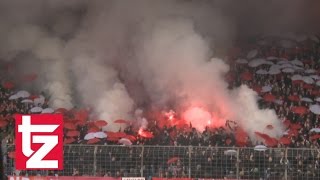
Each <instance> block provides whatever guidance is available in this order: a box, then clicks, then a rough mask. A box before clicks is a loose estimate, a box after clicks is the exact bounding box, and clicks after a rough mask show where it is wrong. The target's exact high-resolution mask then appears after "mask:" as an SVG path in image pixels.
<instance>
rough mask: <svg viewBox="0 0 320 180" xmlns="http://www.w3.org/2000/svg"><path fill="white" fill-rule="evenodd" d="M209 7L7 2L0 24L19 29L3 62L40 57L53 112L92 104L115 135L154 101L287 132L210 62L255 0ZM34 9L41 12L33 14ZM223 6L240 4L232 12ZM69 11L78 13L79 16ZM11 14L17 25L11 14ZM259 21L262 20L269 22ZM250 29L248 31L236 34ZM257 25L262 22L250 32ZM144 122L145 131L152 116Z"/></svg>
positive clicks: (5, 36) (6, 34)
mask: <svg viewBox="0 0 320 180" xmlns="http://www.w3.org/2000/svg"><path fill="white" fill-rule="evenodd" d="M31 2H33V3H31ZM209 2H210V1H184V0H162V1H157V2H155V1H152V2H151V1H148V0H137V1H123V0H113V1H112V0H111V1H81V2H79V1H68V2H64V1H57V2H56V1H55V2H53V1H50V3H49V2H47V3H43V4H42V3H39V0H37V1H28V2H25V3H24V4H23V5H21V6H18V4H20V2H19V1H16V2H15V3H12V7H11V8H10V3H11V1H6V3H4V2H1V5H3V6H1V5H0V10H2V11H0V13H4V14H6V13H7V16H1V17H0V18H1V19H3V20H6V22H10V21H14V22H15V23H8V24H6V26H5V28H3V29H0V32H1V33H0V36H1V38H0V40H1V43H2V44H4V45H2V46H1V48H0V54H1V57H2V59H4V60H12V59H14V57H16V56H17V54H19V53H21V52H25V51H27V52H31V53H32V54H34V55H35V57H36V58H37V59H39V61H38V63H39V64H40V65H41V69H42V70H41V72H39V73H40V76H41V77H42V79H43V83H44V84H45V86H44V87H45V88H46V90H47V91H48V92H49V94H50V95H51V100H50V105H51V106H53V107H66V108H71V107H72V106H73V104H72V100H73V99H76V100H78V99H80V100H81V103H80V104H79V105H77V106H90V107H92V108H93V110H94V113H96V114H97V115H98V116H99V119H104V120H106V121H108V123H109V125H108V126H107V128H110V129H112V130H118V128H119V126H118V125H116V124H113V123H112V122H113V121H114V120H116V119H127V120H130V119H131V118H133V117H134V115H133V109H134V105H135V102H138V101H139V102H140V99H149V98H150V99H151V100H150V102H148V103H150V104H156V105H158V106H161V107H164V106H167V105H168V104H174V106H175V108H177V110H178V111H182V112H183V111H185V110H186V109H187V108H189V107H193V106H199V107H202V108H205V109H207V110H208V111H210V112H215V113H216V115H217V116H219V117H222V118H224V119H230V120H235V121H238V123H240V124H241V125H242V126H244V128H245V129H246V130H247V131H249V132H250V133H251V135H252V132H253V131H263V130H264V128H265V126H266V125H269V124H271V125H273V126H274V127H275V129H274V134H273V135H277V134H279V133H280V131H281V129H282V126H281V124H279V120H278V119H277V117H276V116H275V114H274V112H273V111H270V110H259V109H258V107H257V104H256V98H255V94H254V93H253V92H252V91H251V90H250V89H248V88H246V87H241V88H240V89H238V90H234V91H232V92H230V91H229V90H228V89H227V83H226V82H224V81H223V76H224V75H225V73H226V72H228V71H229V67H228V65H227V64H226V63H225V62H224V61H223V60H221V59H217V58H212V57H213V56H215V54H214V52H213V51H212V49H213V47H214V45H215V44H213V42H220V43H221V42H227V43H226V44H228V43H229V42H232V40H233V36H234V32H233V31H234V30H237V29H236V28H233V27H235V26H237V23H231V22H232V21H231V20H230V19H229V18H228V17H231V16H228V15H230V14H231V15H232V14H236V15H240V14H242V13H243V12H247V11H246V8H245V7H246V5H247V4H252V5H256V4H257V3H253V2H256V1H252V2H251V3H243V2H241V3H234V2H233V1H232V2H229V1H228V3H226V4H225V3H213V1H211V3H209ZM220 4H223V5H220ZM259 4H260V3H259ZM33 5H36V6H37V7H38V8H35V9H37V11H36V12H28V11H30V10H29V9H28V8H30V7H32V6H33ZM238 5H241V8H240V10H237V8H238ZM260 5H261V4H260ZM16 6H17V7H16ZM270 6H272V5H270ZM3 7H9V8H3ZM225 7H233V8H232V10H230V11H226V10H228V8H227V9H226V8H225ZM234 7H236V8H234ZM250 7H251V6H250ZM253 7H255V6H253ZM259 7H260V6H259ZM262 7H263V8H264V7H265V6H264V3H263V4H262ZM284 7H285V8H287V6H284ZM82 8H83V9H82ZM71 9H72V10H78V11H80V13H79V14H80V15H79V14H78V13H75V14H74V13H73V11H71ZM259 9H262V8H259ZM259 9H258V10H256V11H259ZM270 9H272V8H270ZM82 10H84V11H82ZM78 11H77V12H78ZM13 12H14V13H13ZM16 12H19V13H16ZM44 12H45V13H44ZM60 12H61V13H60ZM265 12H269V11H267V10H265ZM44 14H45V15H44ZM57 14H60V15H59V16H57ZM269 14H270V13H267V15H268V16H265V15H264V13H262V15H261V16H263V17H267V18H262V19H269V18H270V17H269ZM0 15H1V14H0ZM11 15H12V16H13V17H12V19H10V18H8V17H11ZM232 17H239V21H238V23H239V22H240V23H239V24H244V26H248V27H250V28H252V27H251V26H250V25H248V23H250V21H249V20H250V19H249V20H248V19H247V17H255V16H252V14H250V13H248V14H246V15H244V16H232ZM6 18H8V19H6ZM79 19H81V20H79ZM235 19H238V18H235ZM257 19H258V18H257ZM253 20H254V22H256V23H257V22H258V23H257V24H260V23H261V22H264V21H259V20H256V19H255V18H253ZM271 20H272V22H273V18H272V19H271ZM78 21H79V22H78ZM242 22H243V23H242ZM50 23H52V24H53V25H52V24H50ZM31 24H32V25H31ZM78 24H80V25H78ZM231 24H233V25H231ZM253 24H254V23H253ZM270 24H272V23H270ZM277 24H278V23H277ZM248 27H241V28H240V29H241V30H242V31H241V32H239V34H241V33H242V32H243V31H244V30H246V29H248ZM257 27H263V26H256V27H255V28H252V29H254V30H255V29H257ZM258 29H260V28H258ZM271 29H273V28H271ZM70 74H71V75H72V76H71V75H70ZM120 75H121V76H120ZM71 77H73V78H71ZM127 82H130V88H127V87H128V85H129V83H127ZM71 83H73V84H74V85H75V92H73V91H72V90H71V88H70V87H71ZM42 88H43V87H42ZM140 90H141V91H140ZM142 90H143V91H142ZM137 91H139V92H140V93H136V92H137ZM133 92H134V93H133ZM137 96H139V97H137ZM133 99H134V100H135V102H134V101H133ZM142 102H145V101H142ZM141 122H143V123H141V124H144V125H143V126H145V124H146V123H145V122H146V119H144V120H143V121H141ZM248 122H250V123H248Z"/></svg>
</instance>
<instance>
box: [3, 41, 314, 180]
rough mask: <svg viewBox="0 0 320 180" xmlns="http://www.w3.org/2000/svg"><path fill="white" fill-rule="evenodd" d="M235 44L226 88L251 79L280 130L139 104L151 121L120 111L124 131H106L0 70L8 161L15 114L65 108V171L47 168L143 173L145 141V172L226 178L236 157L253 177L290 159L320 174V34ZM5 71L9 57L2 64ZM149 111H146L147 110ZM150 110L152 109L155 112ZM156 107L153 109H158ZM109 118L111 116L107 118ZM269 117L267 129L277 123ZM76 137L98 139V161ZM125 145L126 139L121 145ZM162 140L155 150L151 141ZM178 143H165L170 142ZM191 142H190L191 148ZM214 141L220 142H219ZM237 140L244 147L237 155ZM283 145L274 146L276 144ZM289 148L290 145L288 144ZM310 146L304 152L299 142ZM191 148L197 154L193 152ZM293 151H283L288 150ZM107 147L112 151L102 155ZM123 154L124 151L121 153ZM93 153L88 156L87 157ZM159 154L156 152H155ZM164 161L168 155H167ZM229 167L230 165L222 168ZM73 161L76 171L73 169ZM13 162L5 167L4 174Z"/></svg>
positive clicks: (276, 172)
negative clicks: (201, 125)
mask: <svg viewBox="0 0 320 180" xmlns="http://www.w3.org/2000/svg"><path fill="white" fill-rule="evenodd" d="M239 47H241V48H232V49H230V51H229V52H228V54H227V56H226V57H225V58H224V60H225V61H226V62H227V63H228V64H229V66H230V71H229V73H228V74H227V75H226V77H225V79H226V81H227V82H228V84H229V88H230V89H233V88H236V87H239V86H241V85H247V86H248V87H250V88H251V89H253V90H254V91H255V92H256V93H257V99H258V103H259V107H260V108H261V109H274V110H275V112H276V114H277V116H278V117H279V120H280V121H282V123H283V124H284V126H285V128H286V129H285V132H284V133H283V135H282V137H278V138H275V137H270V136H269V135H268V134H267V133H266V132H258V131H257V132H255V135H256V139H255V140H252V139H250V138H249V136H248V135H247V133H246V132H245V131H244V130H243V129H242V128H241V126H239V125H238V124H237V122H235V121H233V120H227V121H226V123H225V124H224V126H221V127H210V126H208V127H206V128H205V130H204V131H202V132H200V131H198V130H197V129H196V128H194V127H193V124H192V123H186V122H185V121H183V120H181V118H180V117H179V114H176V113H175V112H174V110H168V111H163V112H148V111H144V112H140V113H141V114H142V115H141V116H142V117H141V118H146V119H147V120H148V126H147V127H144V128H141V127H137V126H135V125H134V124H132V123H131V121H130V120H127V119H115V120H114V121H113V123H116V124H118V125H119V127H120V128H119V131H117V132H112V131H105V130H104V127H106V126H108V123H107V122H106V121H105V120H97V119H93V118H89V117H91V116H90V109H89V108H86V107H83V108H74V109H71V110H66V109H64V108H59V109H52V108H50V107H49V106H48V98H49V97H46V95H45V93H39V94H33V92H28V91H25V90H23V89H20V88H22V87H21V86H20V85H18V84H17V83H19V81H17V80H15V81H11V80H10V79H4V78H2V83H1V89H0V99H1V106H0V110H1V114H0V116H1V117H0V119H1V120H0V127H1V134H0V137H1V139H2V147H8V148H7V149H5V148H2V151H3V152H2V153H5V154H6V155H7V156H5V157H4V159H3V160H4V162H5V163H4V164H5V165H6V163H9V162H12V160H13V159H14V158H15V154H14V147H13V146H12V145H13V144H14V127H15V124H14V114H41V113H61V114H63V116H64V144H66V146H65V149H64V153H65V156H66V157H69V158H70V159H77V157H80V158H78V159H77V160H76V163H75V161H73V162H68V159H69V158H68V159H65V167H66V169H68V171H66V170H65V171H61V172H59V171H57V172H51V171H50V172H48V173H49V175H50V174H51V175H55V174H58V175H65V176H85V175H88V176H92V175H96V176H115V177H135V176H139V174H140V169H141V168H142V167H141V164H134V163H126V162H139V159H141V158H142V157H141V156H139V154H141V152H140V151H141V149H140V148H136V146H138V147H141V146H144V147H145V149H144V154H143V158H144V167H143V168H144V171H145V173H144V174H145V176H146V177H166V178H169V177H188V171H189V170H190V169H191V170H190V171H191V174H192V177H193V178H195V177H202V178H211V177H214V178H224V177H229V176H230V177H232V175H234V174H235V171H236V169H235V166H234V164H236V163H239V170H240V172H239V174H240V175H241V177H242V178H243V179H246V178H248V177H255V178H261V177H263V178H266V179H267V177H268V178H269V179H272V178H274V179H277V178H279V177H282V176H283V171H284V168H285V166H287V168H288V171H290V172H291V173H292V174H294V175H295V176H296V177H297V178H303V177H308V179H312V178H314V179H317V178H319V177H320V174H319V172H320V170H319V168H320V116H319V115H320V105H319V102H320V65H319V59H320V46H319V39H318V37H316V36H301V37H296V36H289V35H288V36H285V37H263V38H257V39H256V40H255V41H254V42H250V43H249V42H248V43H246V44H241V46H240V45H239ZM2 66H3V71H4V72H5V71H7V70H8V64H2ZM24 80H25V81H28V83H33V81H37V75H36V74H32V75H26V77H25V79H24ZM145 112H148V113H145ZM150 114H152V115H150ZM155 114H156V115H155ZM109 123H110V122H109ZM273 128H274V127H273V125H272V124H270V125H268V126H266V127H265V131H268V130H272V129H273ZM79 144H82V145H99V146H98V149H97V150H96V152H97V156H98V158H97V159H98V162H97V164H98V167H97V168H96V169H95V170H94V169H93V167H88V166H87V165H88V164H92V163H93V161H94V160H93V159H92V158H91V157H90V158H89V157H88V156H86V153H88V152H92V151H93V146H86V147H84V148H85V150H84V151H81V152H77V148H78V146H77V145H79ZM116 145H123V146H116ZM154 146H156V147H157V148H162V146H163V148H164V149H163V150H162V151H160V150H158V151H156V153H158V154H154V153H155V151H153V148H156V147H154ZM168 146H169V147H175V148H173V149H165V148H166V147H168ZM188 147H191V148H192V149H191V150H190V149H189V148H188ZM215 147H223V148H222V149H216V148H215ZM235 147H243V149H240V151H239V154H238V157H239V159H237V158H235V156H236V153H237V152H236V151H235V150H234V149H235ZM275 147H277V148H279V149H277V150H272V148H275ZM286 148H289V150H287V151H286V150H285V149H286ZM299 148H309V149H311V150H310V151H304V152H303V153H302V154H301V153H300V152H299V151H295V149H299ZM190 151H192V154H189V152H190ZM285 151H286V153H287V154H290V157H292V158H288V159H287V158H284V152H285ZM105 154H107V155H105ZM117 154H123V156H116V155H117ZM87 157H88V158H87ZM155 157H157V158H155ZM190 157H191V158H193V159H194V161H192V162H191V166H192V167H196V168H191V167H190V166H189V165H190V164H189V162H188V161H189V158H190ZM164 162H165V163H164ZM225 167H230V168H225ZM70 169H72V171H71V170H70ZM14 172H15V171H14V167H12V168H11V169H6V170H5V173H6V174H7V175H12V174H13V173H14ZM41 173H42V172H20V175H25V174H28V175H37V174H41Z"/></svg>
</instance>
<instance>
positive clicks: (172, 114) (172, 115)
mask: <svg viewBox="0 0 320 180" xmlns="http://www.w3.org/2000/svg"><path fill="white" fill-rule="evenodd" d="M175 114H176V112H174V111H173V110H170V111H169V112H166V113H165V116H166V118H168V120H170V121H172V120H173V119H174V117H175Z"/></svg>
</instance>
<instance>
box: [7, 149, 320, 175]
mask: <svg viewBox="0 0 320 180" xmlns="http://www.w3.org/2000/svg"><path fill="white" fill-rule="evenodd" d="M5 151H6V152H10V151H14V146H13V145H10V146H7V148H6V150H5ZM6 152H4V153H5V155H4V167H5V170H4V171H5V174H6V175H14V174H15V173H20V175H29V176H33V175H39V174H40V175H54V174H58V175H60V176H73V175H77V176H118V177H146V178H150V177H163V178H180V177H181V178H211V179H212V178H230V179H265V180H269V179H270V180H271V179H274V180H282V179H284V180H286V179H290V180H294V179H297V180H298V179H301V180H302V179H303V180H306V179H320V169H319V168H320V150H319V149H288V148H286V149H280V148H273V149H267V150H260V151H257V150H254V149H253V148H223V147H191V146H190V147H189V146H188V147H187V146H184V147H181V146H110V145H91V146H89V145H67V146H65V148H64V170H63V171H26V172H16V171H15V169H14V160H13V159H11V158H9V157H7V155H6V154H7V153H6Z"/></svg>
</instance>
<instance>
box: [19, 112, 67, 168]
mask: <svg viewBox="0 0 320 180" xmlns="http://www.w3.org/2000/svg"><path fill="white" fill-rule="evenodd" d="M15 118H16V127H15V133H16V140H15V142H16V169H18V170H41V169H44V170H63V116H62V114H34V115H20V114H19V115H16V116H15Z"/></svg>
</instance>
